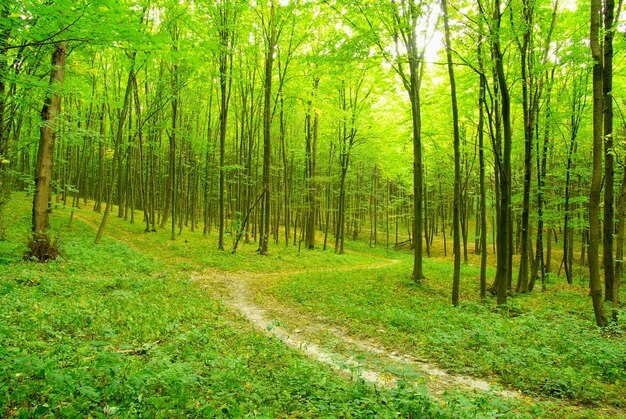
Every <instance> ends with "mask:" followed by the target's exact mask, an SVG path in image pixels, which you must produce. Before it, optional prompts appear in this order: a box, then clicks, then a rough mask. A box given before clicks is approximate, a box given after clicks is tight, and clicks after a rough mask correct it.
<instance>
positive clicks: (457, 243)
mask: <svg viewBox="0 0 626 419" xmlns="http://www.w3.org/2000/svg"><path fill="white" fill-rule="evenodd" d="M441 10H442V12H443V25H444V29H445V43H446V58H447V61H448V76H449V78H450V99H451V101H452V126H453V132H454V134H453V135H454V140H453V143H454V203H453V207H452V225H453V232H454V233H453V234H454V243H453V246H454V273H453V275H452V304H453V305H455V306H457V305H459V284H460V280H461V228H460V225H459V224H460V220H459V216H460V213H459V210H460V205H461V202H460V201H461V150H460V142H461V140H460V136H459V109H458V104H457V97H456V81H455V78H454V66H453V64H452V45H451V40H450V25H449V23H448V20H449V16H448V2H447V1H446V0H441Z"/></svg>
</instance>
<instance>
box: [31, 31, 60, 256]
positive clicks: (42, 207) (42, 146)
mask: <svg viewBox="0 0 626 419" xmlns="http://www.w3.org/2000/svg"><path fill="white" fill-rule="evenodd" d="M66 56H67V44H66V43H64V42H59V43H57V44H56V45H55V46H54V52H53V53H52V70H51V71H50V82H49V89H50V91H49V93H48V96H47V98H46V101H45V103H44V105H43V109H42V110H41V120H42V124H41V128H40V129H39V151H38V152H37V167H36V174H35V194H34V196H33V217H32V221H33V242H34V243H35V244H36V243H37V242H38V241H39V240H41V239H42V237H43V236H46V231H47V230H48V229H49V228H50V222H49V219H48V202H49V201H50V183H51V181H52V165H53V157H54V142H55V139H56V130H57V126H56V120H57V117H58V115H59V112H60V110H61V100H62V95H61V91H60V89H61V87H62V86H63V82H64V79H65V58H66Z"/></svg>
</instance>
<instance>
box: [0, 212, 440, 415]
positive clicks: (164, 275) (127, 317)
mask: <svg viewBox="0 0 626 419" xmlns="http://www.w3.org/2000/svg"><path fill="white" fill-rule="evenodd" d="M25 205H26V201H25V200H20V203H19V206H18V207H15V206H14V205H12V206H10V207H9V212H10V215H11V216H14V217H15V219H17V220H19V221H20V222H19V223H13V224H12V225H11V228H10V230H9V232H8V236H9V241H6V242H2V243H1V247H0V254H2V265H3V269H2V271H1V273H0V308H1V310H0V312H1V313H2V315H1V316H2V321H0V415H2V416H31V415H32V416H45V415H48V416H55V417H59V416H61V417H68V416H70V417H74V416H93V417H106V416H122V417H126V416H143V415H147V414H150V415H155V416H157V417H172V416H202V417H213V416H235V417H238V416H243V415H248V414H249V415H260V416H283V415H286V414H290V415H294V416H315V417H317V416H340V417H362V416H379V417H394V416H397V415H400V416H404V417H408V416H414V417H424V416H430V417H440V416H442V415H443V413H442V410H441V408H440V407H439V406H438V405H436V404H433V403H432V402H431V401H430V400H429V399H428V398H426V397H425V396H423V395H420V394H418V393H416V391H415V390H414V389H412V388H402V389H398V390H390V391H375V390H374V389H373V388H372V387H371V386H370V385H366V384H365V383H363V382H360V381H354V382H351V381H349V380H348V379H347V378H344V377H342V376H337V375H336V373H335V372H334V371H333V370H331V369H330V368H328V367H324V366H320V365H318V364H315V363H313V362H311V361H310V360H308V359H307V358H305V357H304V356H302V355H300V354H299V353H297V352H295V351H293V350H290V349H288V348H286V347H285V345H283V344H282V343H280V342H278V341H276V340H273V339H270V338H268V337H265V336H263V335H261V334H259V333H258V332H255V331H253V330H252V328H250V327H249V326H246V325H243V324H241V323H240V321H241V320H240V318H238V317H236V316H234V315H233V313H232V312H230V311H228V310H226V309H225V308H224V307H223V306H222V305H221V304H220V302H219V301H218V300H215V299H214V298H213V297H212V295H211V293H210V290H207V289H206V288H203V287H201V286H200V284H199V283H196V282H193V281H190V280H189V279H188V275H186V274H185V273H183V272H177V271H176V269H172V268H173V265H171V264H168V262H162V261H159V260H157V259H155V258H154V257H152V256H149V255H144V254H140V253H138V252H137V251H135V250H133V249H132V248H130V247H128V246H127V245H125V244H122V243H120V242H117V241H114V240H104V241H103V243H102V244H101V245H100V246H93V244H92V240H93V231H92V229H91V228H90V227H88V226H87V225H86V224H83V223H81V222H79V221H75V224H74V228H73V229H72V230H71V231H70V230H66V229H65V228H63V227H60V225H61V224H64V223H62V222H61V221H65V220H61V219H60V218H64V217H60V218H54V220H55V221H56V223H54V225H53V230H55V231H57V232H59V231H63V237H64V242H65V246H64V249H65V253H66V257H67V261H52V262H50V263H48V264H30V263H27V262H23V261H21V259H20V252H21V246H14V243H13V244H12V242H16V241H19V240H20V237H22V236H21V234H22V230H23V229H24V228H25V227H26V226H25V225H24V223H23V222H25V221H26V220H27V217H20V216H19V214H20V213H21V212H22V211H23V209H24V208H25ZM145 236H148V235H145ZM157 251H158V249H157ZM215 253H218V252H217V251H215ZM232 257H236V256H235V255H232ZM175 272H176V273H175Z"/></svg>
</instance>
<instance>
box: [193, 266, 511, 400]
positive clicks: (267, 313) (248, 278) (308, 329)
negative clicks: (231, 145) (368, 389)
mask: <svg viewBox="0 0 626 419" xmlns="http://www.w3.org/2000/svg"><path fill="white" fill-rule="evenodd" d="M397 262H398V261H393V260H390V261H385V262H377V263H373V264H372V265H370V266H368V267H367V268H371V269H376V268H382V267H384V266H389V265H390V264H393V263H397ZM352 269H363V267H358V268H355V267H347V268H341V269H339V270H343V271H348V270H352ZM290 274H291V275H293V272H292V273H290ZM281 275H284V274H282V273H278V274H230V273H223V272H215V271H207V272H203V273H197V274H194V275H193V277H192V278H193V279H194V280H196V281H200V282H203V283H204V284H205V286H206V287H208V286H211V287H213V288H214V289H215V290H216V291H217V293H218V294H221V295H220V296H221V298H222V300H223V301H224V303H225V304H226V305H227V306H230V307H231V308H234V309H236V310H237V311H238V312H239V313H241V315H242V316H243V317H245V318H246V319H247V320H248V321H249V322H250V323H251V324H252V325H253V326H254V327H255V328H257V329H258V330H260V331H262V332H263V333H266V334H268V335H271V336H274V337H276V338H277V339H280V340H281V341H283V342H284V343H285V344H286V345H287V346H289V347H291V348H294V349H296V350H300V351H302V352H303V353H305V354H307V355H308V356H310V357H311V358H313V359H315V360H317V361H319V362H322V363H324V364H327V365H330V366H331V367H332V368H334V369H336V370H339V371H343V372H345V373H348V374H351V375H353V376H356V377H359V378H361V379H363V380H365V381H367V382H369V383H372V384H374V385H376V386H380V387H392V386H396V385H397V384H398V383H399V381H403V382H408V383H411V384H414V385H417V386H423V387H425V388H426V389H427V390H428V392H429V393H430V395H431V396H434V397H439V396H441V395H442V394H443V393H444V392H445V391H447V390H458V389H463V390H468V391H492V392H494V393H495V394H498V395H500V396H503V397H507V398H517V397H519V396H520V394H519V393H517V392H512V391H507V390H501V389H496V388H493V386H492V385H490V384H489V383H488V382H486V381H484V380H479V379H475V378H471V377H466V376H459V375H452V374H449V373H447V372H445V371H443V370H442V369H440V368H438V367H436V366H435V365H433V364H431V363H429V362H428V361H425V360H421V359H418V358H416V357H414V356H411V355H407V354H399V353H397V352H390V351H388V350H387V349H385V348H383V347H381V346H378V345H376V344H375V343H372V342H368V341H364V340H361V339H358V338H354V337H351V336H348V335H347V334H345V333H344V332H342V331H341V330H339V329H337V328H334V327H332V326H329V325H328V324H324V323H323V322H322V321H321V320H320V319H312V318H310V316H304V315H301V314H300V313H297V311H295V310H294V309H293V308H291V307H285V306H282V305H281V304H280V303H279V302H277V301H272V302H271V309H267V308H264V307H265V305H264V307H261V306H260V305H259V304H257V303H255V291H254V287H253V285H254V284H253V283H255V282H256V283H258V282H260V281H263V280H268V279H271V278H272V277H275V276H281ZM286 322H287V323H289V325H290V326H289V327H287V326H286ZM322 342H324V343H322ZM332 342H335V345H332ZM337 343H338V344H337ZM329 346H334V347H331V348H329Z"/></svg>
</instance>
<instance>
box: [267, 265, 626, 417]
mask: <svg viewBox="0 0 626 419" xmlns="http://www.w3.org/2000/svg"><path fill="white" fill-rule="evenodd" d="M410 267H411V264H410V262H409V261H408V260H407V258H406V257H405V258H404V263H402V264H398V265H393V266H390V267H388V268H386V269H381V270H378V271H371V270H361V271H353V272H350V273H341V274H334V273H308V274H301V275H297V276H291V277H286V276H285V277H280V278H276V280H275V283H274V285H273V286H272V287H271V289H269V290H268V292H269V293H270V294H271V295H272V296H273V297H275V298H277V299H278V300H280V301H283V302H286V303H287V304H289V305H293V306H297V307H298V308H300V309H301V310H303V314H304V315H319V314H323V315H324V316H326V318H327V319H328V321H329V322H331V323H336V324H341V325H342V326H344V327H346V328H347V329H348V330H350V332H351V333H354V334H357V335H360V336H362V337H366V338H370V339H373V340H376V341H379V342H382V343H384V344H385V345H386V346H387V347H389V348H399V349H400V350H402V351H405V352H407V353H412V352H416V353H418V354H425V355H426V356H427V357H429V358H431V359H434V360H436V361H437V362H438V363H439V364H440V365H441V366H443V367H444V368H446V369H447V370H449V371H454V372H458V373H462V374H468V375H476V376H481V377H486V378H489V379H491V380H497V381H499V382H501V383H503V384H506V385H510V386H513V387H515V388H518V389H520V390H523V391H524V392H527V393H529V394H536V395H540V396H544V397H553V398H565V399H569V400H572V401H573V402H575V403H583V404H589V405H599V406H612V407H615V408H624V407H625V405H626V388H625V384H626V339H625V337H624V326H623V325H624V323H623V322H622V323H621V325H620V326H619V327H614V328H612V329H607V330H600V329H598V328H596V327H595V326H593V324H592V319H593V313H592V309H591V303H590V301H589V299H588V297H587V296H586V293H587V292H586V290H584V289H582V288H579V287H571V288H566V287H563V286H558V285H550V288H549V292H545V293H541V292H534V293H532V294H530V295H520V296H516V297H514V298H511V299H510V306H509V307H508V308H507V309H504V310H496V309H495V308H494V305H493V302H489V303H486V304H483V303H480V302H479V301H478V299H477V295H478V285H479V284H478V278H479V270H478V269H477V268H475V267H471V266H467V267H463V272H462V276H463V281H462V290H463V292H462V304H461V305H460V306H459V307H456V308H455V307H453V306H452V305H451V303H450V297H449V295H450V289H449V288H450V286H451V284H450V278H451V277H452V271H451V269H452V267H451V264H450V263H445V262H439V261H430V260H426V261H425V271H426V275H427V276H428V278H429V279H427V280H425V281H424V283H423V284H421V285H416V284H414V283H413V282H411V281H410V280H409V279H408V277H409V274H410V272H411V270H410ZM624 315H626V313H623V312H622V316H624Z"/></svg>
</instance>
